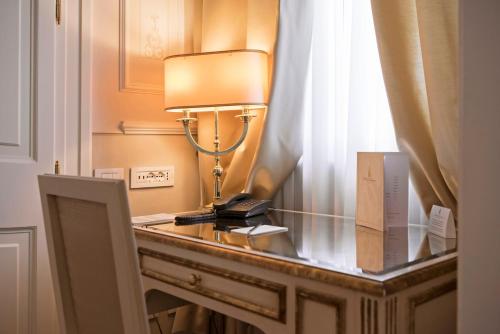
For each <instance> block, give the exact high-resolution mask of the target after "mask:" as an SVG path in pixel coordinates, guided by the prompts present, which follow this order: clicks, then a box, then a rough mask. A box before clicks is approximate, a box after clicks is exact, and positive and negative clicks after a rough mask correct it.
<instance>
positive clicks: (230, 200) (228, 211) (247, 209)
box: [214, 193, 271, 218]
mask: <svg viewBox="0 0 500 334" xmlns="http://www.w3.org/2000/svg"><path fill="white" fill-rule="evenodd" d="M270 205H271V201H270V200H265V199H253V198H250V194H247V193H238V194H233V195H230V196H227V197H224V198H221V199H219V200H216V201H215V202H214V209H215V212H216V213H217V217H234V218H248V217H253V216H257V215H260V214H263V213H266V211H267V209H268V208H269V206H270Z"/></svg>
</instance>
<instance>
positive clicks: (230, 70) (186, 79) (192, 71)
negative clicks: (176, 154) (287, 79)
mask: <svg viewBox="0 0 500 334" xmlns="http://www.w3.org/2000/svg"><path fill="white" fill-rule="evenodd" d="M267 66H268V57H267V54H266V53H265V52H264V51H259V50H235V51H221V52H206V53H197V54H189V55H176V56H170V57H167V58H165V60H164V67H165V86H164V89H165V101H164V103H165V111H169V112H184V117H182V118H180V119H178V121H181V122H182V124H183V126H184V131H185V133H186V137H187V139H188V140H189V142H190V143H191V145H193V146H194V147H195V148H196V149H197V150H198V151H200V152H202V153H205V154H209V155H213V156H214V157H215V167H214V169H213V175H214V178H215V182H214V198H215V199H219V198H221V191H220V189H221V176H222V173H223V169H222V166H221V165H220V156H221V155H224V154H227V153H229V152H231V151H234V150H235V149H236V148H237V147H238V146H239V145H240V144H241V143H242V142H243V140H244V139H245V137H246V135H247V132H248V123H249V122H250V120H251V119H252V118H253V117H256V114H254V113H252V112H251V110H252V109H257V108H265V106H266V105H267V99H268V80H269V79H268V71H267ZM236 109H241V110H242V113H241V115H238V116H237V117H240V118H241V120H242V121H243V131H242V134H241V136H240V138H239V139H238V141H237V142H236V143H234V144H233V145H232V146H231V147H229V148H227V149H224V150H221V149H220V141H219V111H225V110H236ZM205 111H213V112H214V116H215V117H214V119H215V136H214V150H213V151H212V150H208V149H205V148H203V147H201V146H200V145H199V144H198V143H197V142H196V141H195V140H194V138H193V136H192V134H191V130H190V128H189V124H190V123H191V122H194V121H196V118H193V117H190V112H205Z"/></svg>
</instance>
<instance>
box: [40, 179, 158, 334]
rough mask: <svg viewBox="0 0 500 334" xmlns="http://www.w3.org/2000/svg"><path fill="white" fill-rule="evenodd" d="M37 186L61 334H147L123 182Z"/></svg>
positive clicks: (55, 181)
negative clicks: (38, 187)
mask: <svg viewBox="0 0 500 334" xmlns="http://www.w3.org/2000/svg"><path fill="white" fill-rule="evenodd" d="M38 183H39V186H40V195H41V199H42V207H43V216H44V221H45V232H46V235H47V243H48V250H49V258H50V265H51V270H52V278H53V280H54V287H55V294H56V303H57V307H58V312H59V316H60V323H61V329H62V330H63V333H71V334H73V333H78V334H101V333H102V334H147V333H148V334H149V326H148V321H147V316H146V307H145V302H144V292H143V287H142V284H141V278H140V271H139V263H138V257H137V253H136V245H135V240H134V236H133V232H132V226H131V219H130V211H129V206H128V200H127V194H126V189H125V183H124V181H123V180H111V179H93V178H83V177H71V176H55V175H43V176H42V175H41V176H39V177H38Z"/></svg>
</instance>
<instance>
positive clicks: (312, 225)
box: [140, 210, 456, 277]
mask: <svg viewBox="0 0 500 334" xmlns="http://www.w3.org/2000/svg"><path fill="white" fill-rule="evenodd" d="M255 220H257V221H255ZM243 224H244V222H243V221H241V220H227V219H226V220H211V221H202V222H198V223H191V225H177V223H174V222H165V223H160V224H154V225H148V226H147V227H142V228H140V229H145V230H148V231H150V232H159V233H166V234H168V235H174V236H180V237H183V238H188V239H192V240H193V241H203V242H208V243H210V244H215V245H218V246H221V247H230V248H232V249H237V250H241V251H250V252H252V253H254V254H255V253H257V254H260V255H267V256H272V257H275V258H276V257H278V258H279V259H282V260H286V261H291V262H299V263H302V264H306V265H309V266H312V267H319V268H323V269H328V270H334V271H340V272H344V273H348V274H352V275H356V276H370V277H374V276H375V277H376V276H384V275H385V274H387V273H391V272H394V271H396V270H399V269H402V268H407V267H410V266H413V265H415V264H418V263H420V262H424V261H427V260H431V259H433V258H437V257H440V256H444V255H447V254H450V253H453V252H456V239H444V238H441V237H439V236H436V235H433V234H431V233H427V227H426V226H425V225H409V226H408V227H393V228H390V229H389V230H388V231H386V232H379V231H376V230H373V229H370V228H365V227H362V226H356V225H355V221H354V219H353V218H348V217H335V216H326V215H315V214H307V213H299V212H289V211H281V210H270V211H269V213H268V214H266V216H263V217H260V218H255V217H254V218H253V221H252V222H251V224H252V225H254V224H264V225H275V226H282V227H286V228H288V230H287V231H284V232H279V233H273V234H262V235H245V234H237V233H234V232H232V233H231V231H230V230H229V229H228V227H227V226H237V225H243ZM255 231H257V230H255Z"/></svg>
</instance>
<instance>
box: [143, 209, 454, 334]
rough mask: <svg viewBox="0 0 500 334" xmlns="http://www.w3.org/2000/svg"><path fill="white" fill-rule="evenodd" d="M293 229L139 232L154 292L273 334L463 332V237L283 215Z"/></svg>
mask: <svg viewBox="0 0 500 334" xmlns="http://www.w3.org/2000/svg"><path fill="white" fill-rule="evenodd" d="M268 218H269V221H267V223H271V224H273V225H279V226H286V227H288V232H286V233H279V234H272V235H265V236H251V237H247V236H242V235H236V234H235V233H226V232H221V231H217V230H216V229H215V224H214V223H213V222H206V223H202V224H196V225H190V226H176V225H175V224H174V223H173V222H169V223H163V224H159V225H154V226H147V227H136V228H135V235H136V238H137V244H138V252H139V255H140V265H141V270H142V275H143V282H144V285H145V288H146V290H150V289H156V290H160V291H163V292H166V293H168V294H171V295H174V296H177V297H179V298H182V299H185V300H188V301H190V302H193V303H196V304H199V305H202V306H205V307H207V308H210V309H212V310H215V311H217V312H220V313H223V314H227V315H229V316H231V317H234V318H237V319H240V320H242V321H245V322H247V323H250V324H253V325H255V326H256V327H258V328H260V329H262V330H263V331H264V332H266V333H270V334H275V333H308V334H309V333H360V334H372V333H373V334H375V333H391V334H395V333H426V334H432V333H439V334H443V333H454V332H455V328H456V324H455V323H456V260H457V258H456V257H457V253H456V244H455V240H447V239H441V238H439V237H435V236H432V235H428V234H427V231H426V228H425V227H424V226H420V225H410V226H409V228H407V229H406V228H404V229H401V228H399V229H398V230H390V231H388V232H385V233H381V232H377V231H374V230H370V229H366V228H360V227H356V226H355V224H354V220H352V219H348V218H334V217H329V216H319V215H310V214H301V213H291V212H283V211H278V210H273V211H272V212H271V213H270V214H269V215H268Z"/></svg>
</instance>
